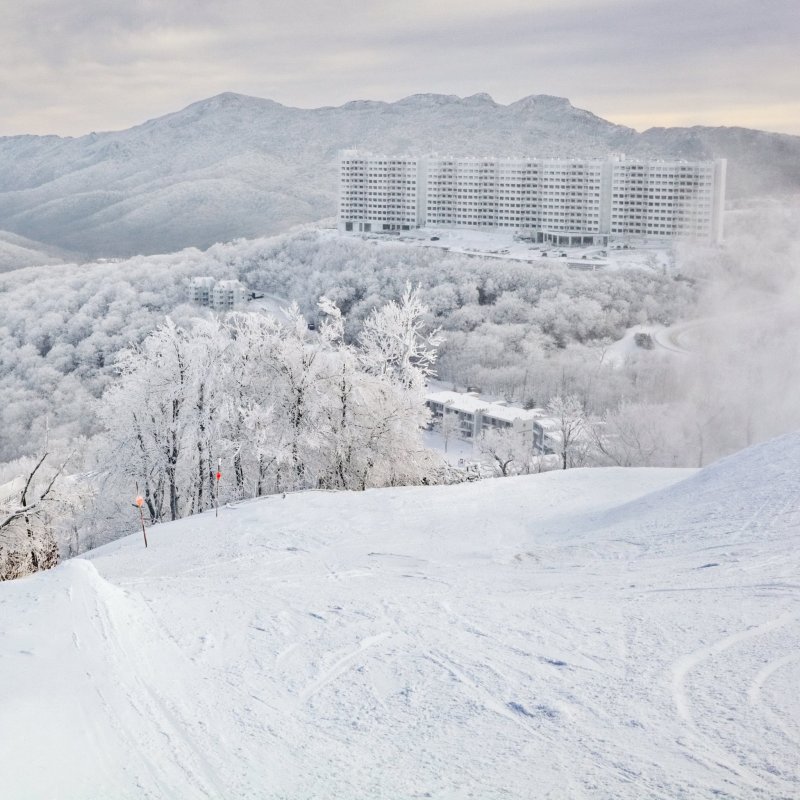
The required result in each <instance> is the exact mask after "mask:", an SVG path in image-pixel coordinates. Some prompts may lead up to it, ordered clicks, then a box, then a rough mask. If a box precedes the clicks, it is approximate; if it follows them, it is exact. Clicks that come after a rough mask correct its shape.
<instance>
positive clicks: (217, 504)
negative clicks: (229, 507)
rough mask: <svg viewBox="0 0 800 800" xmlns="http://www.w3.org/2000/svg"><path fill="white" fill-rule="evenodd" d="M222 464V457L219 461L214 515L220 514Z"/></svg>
mask: <svg viewBox="0 0 800 800" xmlns="http://www.w3.org/2000/svg"><path fill="white" fill-rule="evenodd" d="M221 464H222V459H219V460H218V461H217V486H216V492H215V493H214V516H215V517H218V516H219V482H220V481H221V480H222V472H221V471H220V466H221Z"/></svg>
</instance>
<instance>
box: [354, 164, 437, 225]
mask: <svg viewBox="0 0 800 800" xmlns="http://www.w3.org/2000/svg"><path fill="white" fill-rule="evenodd" d="M340 168H341V195H340V198H339V219H341V220H342V230H346V231H360V232H363V231H397V230H404V231H407V230H410V229H411V228H416V227H418V226H420V225H422V224H424V222H423V220H422V219H420V218H418V215H417V210H418V208H419V207H420V198H419V197H418V196H417V193H418V189H419V185H420V183H419V168H420V163H419V161H418V160H417V159H414V158H406V157H403V156H399V157H386V156H374V155H371V154H366V153H365V154H363V155H362V154H360V153H358V152H356V151H352V150H350V151H345V152H343V153H342V158H341V164H340Z"/></svg>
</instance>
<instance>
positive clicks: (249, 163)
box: [0, 93, 800, 256]
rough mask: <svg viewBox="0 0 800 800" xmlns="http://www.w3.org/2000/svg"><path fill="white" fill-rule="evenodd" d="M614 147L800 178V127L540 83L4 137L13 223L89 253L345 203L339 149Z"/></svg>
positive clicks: (188, 238) (743, 172)
mask: <svg viewBox="0 0 800 800" xmlns="http://www.w3.org/2000/svg"><path fill="white" fill-rule="evenodd" d="M348 147H362V148H366V149H373V150H377V151H383V152H389V153H398V152H399V153H403V152H414V153H424V152H431V151H437V150H438V151H442V152H451V153H454V154H466V155H469V154H471V155H483V154H486V153H495V154H501V155H504V154H508V155H514V154H521V155H539V156H547V155H560V156H570V155H607V154H608V153H609V152H624V153H628V154H630V155H642V156H656V157H687V158H711V157H715V156H724V157H727V158H728V159H730V162H731V163H730V169H729V194H730V196H731V197H741V196H750V195H753V194H764V193H781V192H786V191H794V192H797V191H798V190H800V137H797V136H786V135H780V134H772V133H764V132H761V131H752V130H745V129H741V128H701V127H696V128H688V129H684V128H670V129H653V130H650V131H647V132H645V133H643V134H639V133H637V132H636V131H634V130H632V129H630V128H626V127H623V126H619V125H614V124H612V123H610V122H607V121H605V120H603V119H601V118H599V117H597V116H595V115H594V114H591V113H590V112H588V111H584V110H582V109H578V108H574V107H573V106H572V105H571V104H570V103H569V101H568V100H566V99H564V98H559V97H551V96H547V95H532V96H530V97H527V98H524V99H522V100H519V101H518V102H516V103H511V104H509V105H501V104H498V103H495V102H494V101H493V100H492V98H491V97H489V96H488V95H484V94H479V95H473V96H471V97H465V98H460V97H455V96H452V95H434V94H421V95H413V96H411V97H408V98H405V99H404V100H400V101H398V102H396V103H383V102H370V101H355V102H351V103H346V104H345V105H343V106H340V107H337V108H317V109H299V108H290V107H287V106H282V105H280V104H279V103H275V102H273V101H271V100H263V99H260V98H256V97H247V96H244V95H237V94H232V93H227V94H222V95H219V96H217V97H212V98H210V99H208V100H203V101H201V102H198V103H194V104H193V105H190V106H189V107H188V108H185V109H183V110H182V111H179V112H177V113H174V114H169V115H167V116H164V117H160V118H158V119H154V120H151V121H149V122H146V123H144V124H143V125H139V126H136V127H134V128H131V129H129V130H125V131H118V132H112V133H92V134H88V135H86V136H82V137H78V138H59V137H57V136H15V137H5V138H0V187H2V189H1V190H0V228H5V229H7V230H9V231H12V232H14V233H17V234H20V235H22V236H26V237H29V238H31V239H35V240H38V241H43V242H47V243H49V244H52V245H57V246H59V247H62V248H68V249H71V250H75V251H77V252H80V253H85V254H87V255H90V256H125V255H132V254H136V253H157V252H168V251H172V250H177V249H180V248H182V247H186V246H191V245H194V246H199V247H205V246H208V245H210V244H212V243H214V242H218V241H227V240H230V239H233V238H237V237H253V236H258V235H264V234H271V233H276V232H282V231H284V230H286V229H287V228H289V227H290V226H292V225H295V224H299V223H305V222H313V221H316V220H319V219H322V218H326V217H330V216H333V215H334V214H335V213H336V193H337V173H336V169H337V165H336V155H337V152H338V151H339V150H340V149H342V148H348Z"/></svg>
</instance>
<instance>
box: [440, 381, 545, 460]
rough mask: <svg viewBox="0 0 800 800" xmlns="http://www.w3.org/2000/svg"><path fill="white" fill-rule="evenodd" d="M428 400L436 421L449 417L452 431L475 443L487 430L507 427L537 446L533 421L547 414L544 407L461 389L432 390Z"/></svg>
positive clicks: (517, 435) (529, 446)
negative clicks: (485, 397)
mask: <svg viewBox="0 0 800 800" xmlns="http://www.w3.org/2000/svg"><path fill="white" fill-rule="evenodd" d="M425 402H426V403H427V405H428V408H430V410H431V416H432V417H433V421H434V422H441V421H442V420H443V419H444V418H445V417H446V418H447V419H448V421H449V423H450V424H451V428H450V430H451V431H453V433H455V435H456V436H458V438H460V439H464V440H465V441H473V442H474V441H476V440H477V439H478V438H480V435H481V434H482V433H484V432H486V431H490V430H505V431H509V432H510V433H512V434H513V435H514V436H515V437H517V438H518V441H519V442H520V444H522V445H523V446H525V447H526V448H530V449H533V445H534V441H533V437H534V421H535V420H537V419H539V418H540V417H541V416H542V415H543V413H544V412H543V411H542V410H541V409H536V408H535V409H531V410H530V411H529V410H526V409H524V408H517V407H515V406H509V405H508V404H507V403H498V402H496V401H489V400H481V399H480V398H479V397H478V396H477V395H475V394H471V393H470V394H464V393H462V392H448V391H443V392H431V393H430V394H428V395H426V397H425Z"/></svg>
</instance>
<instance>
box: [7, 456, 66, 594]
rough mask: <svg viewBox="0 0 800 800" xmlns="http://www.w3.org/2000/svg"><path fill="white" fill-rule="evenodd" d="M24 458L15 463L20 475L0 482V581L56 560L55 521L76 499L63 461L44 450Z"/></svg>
mask: <svg viewBox="0 0 800 800" xmlns="http://www.w3.org/2000/svg"><path fill="white" fill-rule="evenodd" d="M27 461H28V463H20V464H19V465H18V466H19V468H20V470H21V471H20V472H19V474H17V475H15V476H14V477H13V478H12V479H11V480H9V481H7V482H6V483H4V484H3V485H0V581H3V580H10V579H13V578H19V577H22V576H24V575H30V574H32V573H34V572H38V571H40V570H44V569H49V568H50V567H53V566H55V565H56V564H57V563H58V558H59V552H58V542H57V538H56V527H57V524H58V520H59V519H60V518H61V517H64V516H66V515H68V514H69V512H70V511H71V510H72V509H73V507H74V505H75V502H76V498H75V497H74V494H73V493H71V492H70V489H69V488H68V482H67V481H66V480H65V479H64V477H63V472H64V467H65V466H66V461H65V462H62V463H61V464H57V465H54V464H52V463H51V462H52V461H53V459H52V458H51V456H50V453H48V452H46V451H45V452H44V453H43V454H42V455H41V456H39V457H38V458H36V459H33V460H27ZM8 471H9V470H8V467H7V468H6V472H7V473H8Z"/></svg>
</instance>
